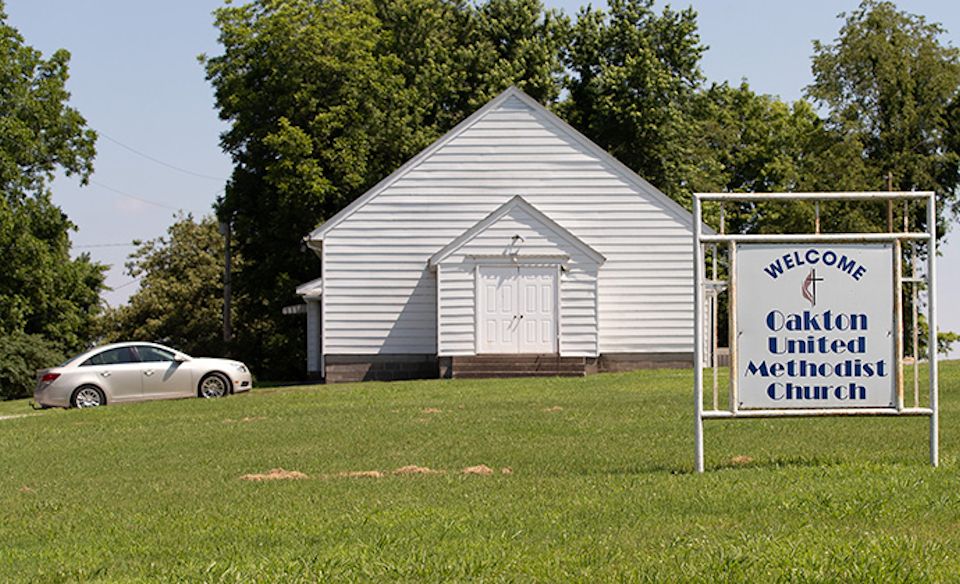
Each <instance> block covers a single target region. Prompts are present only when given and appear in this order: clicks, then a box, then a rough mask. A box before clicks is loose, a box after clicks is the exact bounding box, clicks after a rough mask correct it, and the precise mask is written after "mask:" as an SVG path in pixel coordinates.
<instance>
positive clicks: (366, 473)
mask: <svg viewBox="0 0 960 584" xmlns="http://www.w3.org/2000/svg"><path fill="white" fill-rule="evenodd" d="M334 476H336V477H340V478H350V479H379V478H382V477H383V473H382V472H380V471H379V470H348V471H345V472H338V473H337V474H335V475H334Z"/></svg>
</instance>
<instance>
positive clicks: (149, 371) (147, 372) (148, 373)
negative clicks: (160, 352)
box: [143, 369, 153, 377]
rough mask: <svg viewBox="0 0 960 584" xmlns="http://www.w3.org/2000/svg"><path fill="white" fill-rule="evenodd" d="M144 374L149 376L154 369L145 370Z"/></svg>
mask: <svg viewBox="0 0 960 584" xmlns="http://www.w3.org/2000/svg"><path fill="white" fill-rule="evenodd" d="M143 374H144V375H146V376H148V377H149V376H150V375H153V369H147V370H146V371H144V372H143Z"/></svg>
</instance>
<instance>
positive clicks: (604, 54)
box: [560, 0, 705, 202]
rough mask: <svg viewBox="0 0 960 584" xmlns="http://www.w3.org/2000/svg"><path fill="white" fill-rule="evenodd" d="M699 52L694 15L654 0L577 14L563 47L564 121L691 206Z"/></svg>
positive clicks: (619, 0) (622, 1)
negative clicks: (659, 5) (656, 7)
mask: <svg viewBox="0 0 960 584" xmlns="http://www.w3.org/2000/svg"><path fill="white" fill-rule="evenodd" d="M704 49H705V47H704V46H703V45H702V44H700V37H699V35H698V34H697V21H696V13H695V12H694V11H693V10H692V9H687V10H683V11H680V12H677V11H674V10H672V9H670V8H669V7H667V8H664V9H663V11H662V12H661V13H659V14H658V13H657V12H656V11H655V10H654V2H653V0H611V2H610V3H609V9H608V10H602V9H598V8H592V7H590V6H588V7H587V8H584V9H582V10H581V11H580V13H579V15H578V17H577V21H576V24H575V25H574V26H573V30H572V35H571V39H570V42H569V45H568V46H567V48H566V51H565V55H566V63H567V65H568V67H569V68H570V71H571V77H570V80H569V99H567V100H566V101H565V102H564V103H563V104H562V105H561V108H560V111H561V112H562V114H563V116H564V117H565V118H566V120H567V121H568V122H570V123H571V124H572V125H573V126H574V127H576V128H577V129H579V130H580V131H582V132H584V133H585V134H586V135H587V137H589V138H590V139H591V140H593V141H594V142H596V143H597V144H598V145H600V146H601V147H603V148H604V149H605V150H607V151H608V152H610V153H611V154H612V155H613V156H615V157H616V158H617V159H618V160H620V161H622V162H623V163H624V164H626V165H627V166H629V167H630V168H631V169H633V170H634V171H636V172H637V173H638V174H640V176H643V177H644V178H646V179H647V180H649V181H650V182H651V183H653V184H654V185H655V186H657V187H658V188H659V189H661V190H662V191H664V192H665V193H667V194H668V195H670V196H672V197H674V198H675V199H678V200H681V201H683V202H689V193H690V188H691V185H690V179H691V178H692V177H693V176H696V173H697V167H696V165H697V161H696V160H695V159H694V152H693V151H692V150H691V140H690V138H691V136H694V135H696V124H695V123H694V120H693V118H692V116H691V115H690V112H691V110H692V109H693V108H694V103H693V102H694V99H695V96H696V92H697V89H698V88H699V87H700V85H701V83H702V80H703V75H702V73H701V71H700V58H701V55H702V54H703V51H704Z"/></svg>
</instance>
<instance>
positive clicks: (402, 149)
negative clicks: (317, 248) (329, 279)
mask: <svg viewBox="0 0 960 584" xmlns="http://www.w3.org/2000/svg"><path fill="white" fill-rule="evenodd" d="M216 24H217V26H218V28H219V29H220V42H221V44H222V45H223V53H222V54H221V55H218V56H214V57H211V58H207V59H205V64H206V70H207V77H208V79H209V81H210V82H211V84H212V85H213V87H214V90H215V94H216V102H217V107H218V108H219V110H220V116H221V117H222V118H223V119H224V120H227V121H228V122H229V123H230V127H229V129H228V130H227V131H226V132H225V133H224V134H223V136H222V139H221V142H222V145H223V147H224V149H225V150H226V151H227V152H229V153H230V154H231V156H232V157H233V160H234V163H235V167H234V172H233V175H232V178H231V180H230V182H229V184H228V186H227V189H226V193H225V195H224V197H223V198H222V199H221V201H220V202H219V204H218V213H219V215H220V216H221V217H222V218H223V219H225V220H228V221H230V222H231V224H232V225H233V230H234V235H235V241H236V245H237V249H238V251H239V253H240V254H241V255H242V256H243V257H244V258H245V261H246V264H245V267H244V268H243V269H242V270H238V271H237V273H236V278H235V280H234V281H235V283H236V287H237V289H238V290H239V291H240V292H241V293H243V294H244V295H245V296H246V297H247V298H249V299H250V301H249V302H242V303H240V304H238V319H237V328H236V331H235V332H236V336H237V340H238V343H237V347H236V349H237V351H238V356H241V357H244V358H248V359H250V360H251V361H254V362H258V363H261V364H262V366H263V368H264V370H265V371H266V373H267V375H270V376H293V375H297V374H298V373H299V371H300V370H301V369H302V360H303V356H302V352H303V343H302V342H301V336H302V331H301V329H302V323H300V322H298V321H296V320H294V319H289V318H286V319H285V318H284V317H283V316H282V315H281V309H282V307H283V306H284V305H285V304H289V303H291V302H295V301H296V298H295V297H294V293H293V292H294V289H295V287H296V285H297V284H298V283H300V282H303V281H305V280H307V279H311V278H314V277H316V275H317V272H318V270H319V265H318V263H317V261H316V259H315V258H313V257H312V254H303V255H299V254H296V253H295V250H296V249H297V248H298V247H300V246H301V238H302V236H303V235H304V234H306V233H308V232H309V231H310V230H312V229H313V228H314V227H315V226H316V225H317V224H318V223H320V222H322V221H323V220H324V219H326V218H329V217H330V216H332V215H333V214H334V213H336V212H337V211H339V210H340V209H341V208H343V207H344V206H345V205H346V204H348V203H349V202H350V201H352V200H353V199H355V198H356V197H357V196H359V195H360V194H362V193H363V192H364V191H365V190H366V189H367V188H369V187H370V186H372V185H373V184H375V183H376V182H377V181H379V180H380V179H382V178H383V177H385V176H386V175H387V174H389V173H390V172H392V171H393V170H395V169H396V168H397V167H398V166H400V165H401V164H402V163H403V162H405V161H406V160H407V159H409V158H410V157H412V156H413V155H414V154H416V153H417V152H418V151H420V150H421V149H423V148H424V147H426V146H427V145H429V144H430V143H431V142H432V141H434V140H435V139H436V138H438V137H439V136H440V135H441V134H442V133H444V132H445V131H447V130H449V129H450V128H451V127H452V126H453V125H454V124H456V123H457V122H459V121H460V120H462V119H463V118H464V117H466V115H468V114H469V113H471V112H472V111H473V110H474V109H476V108H477V107H479V105H480V104H482V103H483V102H485V101H486V100H488V99H489V98H490V97H492V96H493V95H495V94H496V93H498V92H500V91H502V90H503V89H505V88H506V87H507V86H509V85H510V84H517V85H518V86H520V87H522V88H524V89H525V90H527V91H528V92H530V93H531V94H532V95H534V96H535V97H537V98H538V99H541V100H544V101H547V102H549V101H550V100H553V99H556V98H557V96H559V94H560V87H561V85H560V81H561V79H562V75H563V65H562V63H561V61H560V57H559V54H560V51H559V48H560V46H561V45H562V42H563V38H564V35H565V33H566V20H565V19H563V18H561V17H559V16H557V15H556V14H554V13H552V12H546V11H544V10H543V7H542V5H541V4H540V3H539V2H537V1H531V0H493V1H491V2H489V3H485V4H481V5H475V4H473V3H470V2H465V1H461V0H411V1H401V0H333V1H329V2H316V1H313V0H288V1H282V2H281V1H279V0H258V1H255V2H252V3H250V4H247V5H244V6H227V7H225V8H222V9H220V10H218V11H217V12H216Z"/></svg>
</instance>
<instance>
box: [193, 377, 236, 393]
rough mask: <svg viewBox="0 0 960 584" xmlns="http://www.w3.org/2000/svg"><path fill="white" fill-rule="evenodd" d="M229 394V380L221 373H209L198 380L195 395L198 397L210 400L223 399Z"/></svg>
mask: <svg viewBox="0 0 960 584" xmlns="http://www.w3.org/2000/svg"><path fill="white" fill-rule="evenodd" d="M228 393H230V380H229V379H227V377H226V375H224V374H223V373H209V374H207V375H205V376H204V377H203V379H201V380H200V388H199V390H198V392H197V394H198V395H199V396H200V397H203V398H207V399H212V398H215V397H223V396H225V395H227V394H228Z"/></svg>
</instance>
